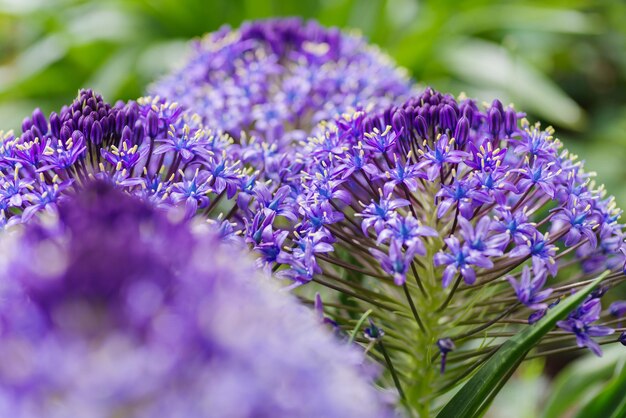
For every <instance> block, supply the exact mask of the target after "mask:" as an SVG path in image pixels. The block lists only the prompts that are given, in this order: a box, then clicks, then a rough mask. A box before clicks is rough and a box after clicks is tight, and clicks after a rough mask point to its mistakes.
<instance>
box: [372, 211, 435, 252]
mask: <svg viewBox="0 0 626 418" xmlns="http://www.w3.org/2000/svg"><path fill="white" fill-rule="evenodd" d="M437 236H439V234H438V233H437V231H435V230H434V229H433V228H430V227H428V226H424V225H422V224H421V223H420V222H419V221H418V220H417V219H415V218H414V217H413V216H412V215H411V214H409V215H408V216H406V217H402V216H396V217H393V218H391V219H389V220H388V221H387V225H386V227H385V229H383V230H382V231H381V232H380V233H379V234H378V239H377V240H376V242H377V243H378V244H380V243H383V242H386V241H388V240H389V241H397V242H399V243H401V244H403V245H405V246H406V247H407V248H409V249H410V250H411V251H413V252H414V253H415V254H417V255H422V256H423V255H426V248H425V247H424V243H423V242H422V240H421V239H420V237H437Z"/></svg>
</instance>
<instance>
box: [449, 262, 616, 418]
mask: <svg viewBox="0 0 626 418" xmlns="http://www.w3.org/2000/svg"><path fill="white" fill-rule="evenodd" d="M607 274H608V272H605V273H603V274H601V275H600V276H598V278H596V279H595V280H594V281H593V282H592V283H590V284H589V285H587V286H586V287H585V288H584V289H581V290H580V291H579V292H577V293H575V294H574V295H572V296H570V297H568V298H567V299H566V300H565V301H563V302H562V303H560V304H559V305H557V306H556V307H554V308H553V309H551V310H550V311H549V312H548V314H547V315H546V316H545V317H544V318H543V319H541V320H540V321H539V322H537V323H536V324H535V325H533V326H530V327H528V328H525V329H524V330H523V331H521V332H520V333H519V334H517V335H515V336H514V337H511V338H510V339H509V340H507V341H506V342H505V343H504V344H503V345H502V347H501V348H500V349H499V350H498V351H497V352H496V353H495V354H494V355H493V356H492V357H491V358H490V359H489V360H487V362H486V363H485V364H484V365H482V366H481V367H480V368H479V369H478V371H477V372H476V374H474V375H473V376H472V377H471V378H470V379H469V380H468V381H467V383H465V385H463V387H462V388H461V389H460V390H459V391H458V392H457V393H456V394H455V395H454V397H453V398H452V399H451V400H450V402H448V403H447V404H446V405H445V406H444V408H443V409H442V410H441V412H440V413H439V415H437V417H438V418H460V417H463V418H470V417H479V416H481V414H482V413H483V412H484V411H485V410H486V409H487V408H488V407H489V405H490V404H491V402H492V401H493V399H494V398H495V396H496V395H497V394H498V392H499V391H500V389H502V386H503V385H504V384H505V383H506V381H507V380H508V379H509V378H510V377H511V376H512V374H513V373H514V372H515V370H516V369H517V367H518V366H519V364H520V363H521V362H522V361H523V360H524V357H526V355H527V354H528V352H529V351H530V350H532V349H533V347H535V345H536V344H537V342H538V341H539V340H540V339H541V337H543V336H544V335H545V334H546V333H548V332H549V331H550V330H552V329H553V328H554V327H555V325H556V323H557V322H558V321H559V320H561V319H563V318H565V317H566V316H567V314H568V313H570V312H571V311H572V310H573V309H574V308H576V306H577V305H579V304H580V303H581V302H582V301H583V300H584V299H585V298H586V297H587V295H588V294H589V293H591V291H592V290H593V289H594V288H595V287H597V286H598V285H599V284H600V282H601V281H602V279H604V278H605V277H606V276H607ZM587 416H602V415H587Z"/></svg>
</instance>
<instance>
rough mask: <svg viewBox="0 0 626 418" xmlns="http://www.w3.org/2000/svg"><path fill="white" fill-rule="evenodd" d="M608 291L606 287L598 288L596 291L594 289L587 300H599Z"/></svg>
mask: <svg viewBox="0 0 626 418" xmlns="http://www.w3.org/2000/svg"><path fill="white" fill-rule="evenodd" d="M608 290H609V289H608V288H607V287H606V286H600V287H598V288H597V289H594V290H593V292H591V293H590V294H589V296H588V298H589V299H598V298H601V297H602V296H604V294H605V293H606V292H607V291H608Z"/></svg>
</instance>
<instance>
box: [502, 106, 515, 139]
mask: <svg viewBox="0 0 626 418" xmlns="http://www.w3.org/2000/svg"><path fill="white" fill-rule="evenodd" d="M516 128H517V114H516V113H515V110H514V109H512V108H510V107H509V108H507V109H506V110H505V111H504V132H506V134H507V136H511V135H513V133H514V132H515V129H516Z"/></svg>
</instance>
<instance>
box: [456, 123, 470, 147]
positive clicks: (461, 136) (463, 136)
mask: <svg viewBox="0 0 626 418" xmlns="http://www.w3.org/2000/svg"><path fill="white" fill-rule="evenodd" d="M469 130H470V124H469V120H467V118H466V117H465V116H462V117H461V119H459V121H458V122H457V124H456V129H455V130H454V138H455V139H456V143H457V144H458V145H459V147H463V146H464V145H465V143H466V142H467V137H468V136H469Z"/></svg>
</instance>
